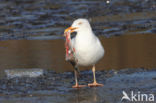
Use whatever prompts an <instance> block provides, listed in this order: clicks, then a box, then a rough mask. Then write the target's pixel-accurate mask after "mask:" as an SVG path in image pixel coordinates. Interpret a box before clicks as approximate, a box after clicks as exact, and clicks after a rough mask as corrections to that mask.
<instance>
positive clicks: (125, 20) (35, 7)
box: [0, 0, 156, 40]
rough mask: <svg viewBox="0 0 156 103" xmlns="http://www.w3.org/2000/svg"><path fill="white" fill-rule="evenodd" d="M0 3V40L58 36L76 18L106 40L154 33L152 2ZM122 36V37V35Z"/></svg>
mask: <svg viewBox="0 0 156 103" xmlns="http://www.w3.org/2000/svg"><path fill="white" fill-rule="evenodd" d="M107 1H110V3H107V2H106V0H76V1H75V0H68V1H62V0H56V1H54V0H46V1H45V0H37V1H33V0H22V1H20V0H7V1H6V0H1V1H0V11H1V14H0V18H1V19H0V40H8V39H27V38H29V37H32V36H49V35H56V36H59V37H60V36H61V35H62V34H63V31H64V29H65V28H67V27H68V26H70V25H71V23H72V21H73V20H75V19H77V18H87V19H89V20H90V22H91V25H92V27H93V30H94V32H95V33H96V34H97V35H104V36H106V37H111V36H116V35H124V34H135V32H134V31H136V32H137V33H156V30H155V27H156V21H155V17H156V14H155V10H156V2H155V1H154V0H107ZM125 32H126V33H125Z"/></svg>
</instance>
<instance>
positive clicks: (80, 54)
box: [72, 19, 104, 66]
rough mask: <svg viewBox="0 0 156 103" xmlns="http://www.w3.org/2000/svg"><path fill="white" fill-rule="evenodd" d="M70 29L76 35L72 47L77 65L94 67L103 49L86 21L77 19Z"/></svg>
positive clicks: (102, 53) (101, 55)
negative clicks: (73, 30)
mask: <svg viewBox="0 0 156 103" xmlns="http://www.w3.org/2000/svg"><path fill="white" fill-rule="evenodd" d="M72 27H74V28H78V29H76V32H77V35H76V36H75V37H74V38H73V39H72V47H73V48H75V58H76V59H77V60H78V62H77V63H78V65H81V66H90V65H95V64H96V63H97V62H98V61H99V60H100V59H101V58H102V57H103V55H104V49H103V47H102V45H101V43H100V40H99V39H98V37H97V36H96V35H95V34H94V33H93V31H92V28H91V26H90V24H89V22H88V20H86V19H77V20H75V21H74V22H73V24H72Z"/></svg>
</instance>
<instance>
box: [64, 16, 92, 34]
mask: <svg viewBox="0 0 156 103" xmlns="http://www.w3.org/2000/svg"><path fill="white" fill-rule="evenodd" d="M69 30H70V31H71V32H81V31H87V30H89V31H90V30H91V26H90V24H89V21H88V20H87V19H82V18H81V19H77V20H75V21H74V22H73V24H72V25H71V27H69V28H67V29H66V30H65V31H64V32H68V31H69Z"/></svg>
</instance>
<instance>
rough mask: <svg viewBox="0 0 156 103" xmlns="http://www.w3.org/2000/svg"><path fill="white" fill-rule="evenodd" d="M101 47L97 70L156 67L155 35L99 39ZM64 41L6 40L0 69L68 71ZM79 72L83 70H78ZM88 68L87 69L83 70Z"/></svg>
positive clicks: (0, 53)
mask: <svg viewBox="0 0 156 103" xmlns="http://www.w3.org/2000/svg"><path fill="white" fill-rule="evenodd" d="M100 38H101V41H102V43H103V45H104V48H105V51H106V53H105V56H104V58H103V59H102V60H101V61H100V62H99V63H98V64H97V69H99V70H104V69H122V68H139V67H143V68H154V67H156V63H155V58H156V53H155V52H156V48H155V45H153V44H156V41H155V40H156V35H152V34H150V35H149V34H146V35H124V36H118V37H112V38H104V37H100ZM64 54H65V53H64V40H60V39H59V40H10V41H1V42H0V57H1V58H0V68H1V69H6V68H46V69H53V70H55V71H57V72H62V71H70V70H72V69H73V68H72V66H71V65H70V64H69V63H68V62H66V61H65V58H64ZM80 69H85V68H84V67H83V68H80ZM86 69H88V68H86Z"/></svg>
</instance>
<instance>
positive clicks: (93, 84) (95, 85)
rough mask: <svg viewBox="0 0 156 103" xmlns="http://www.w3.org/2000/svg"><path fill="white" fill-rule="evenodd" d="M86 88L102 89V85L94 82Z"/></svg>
mask: <svg viewBox="0 0 156 103" xmlns="http://www.w3.org/2000/svg"><path fill="white" fill-rule="evenodd" d="M88 86H89V87H102V86H104V85H103V84H99V83H96V82H94V83H91V84H88Z"/></svg>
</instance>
